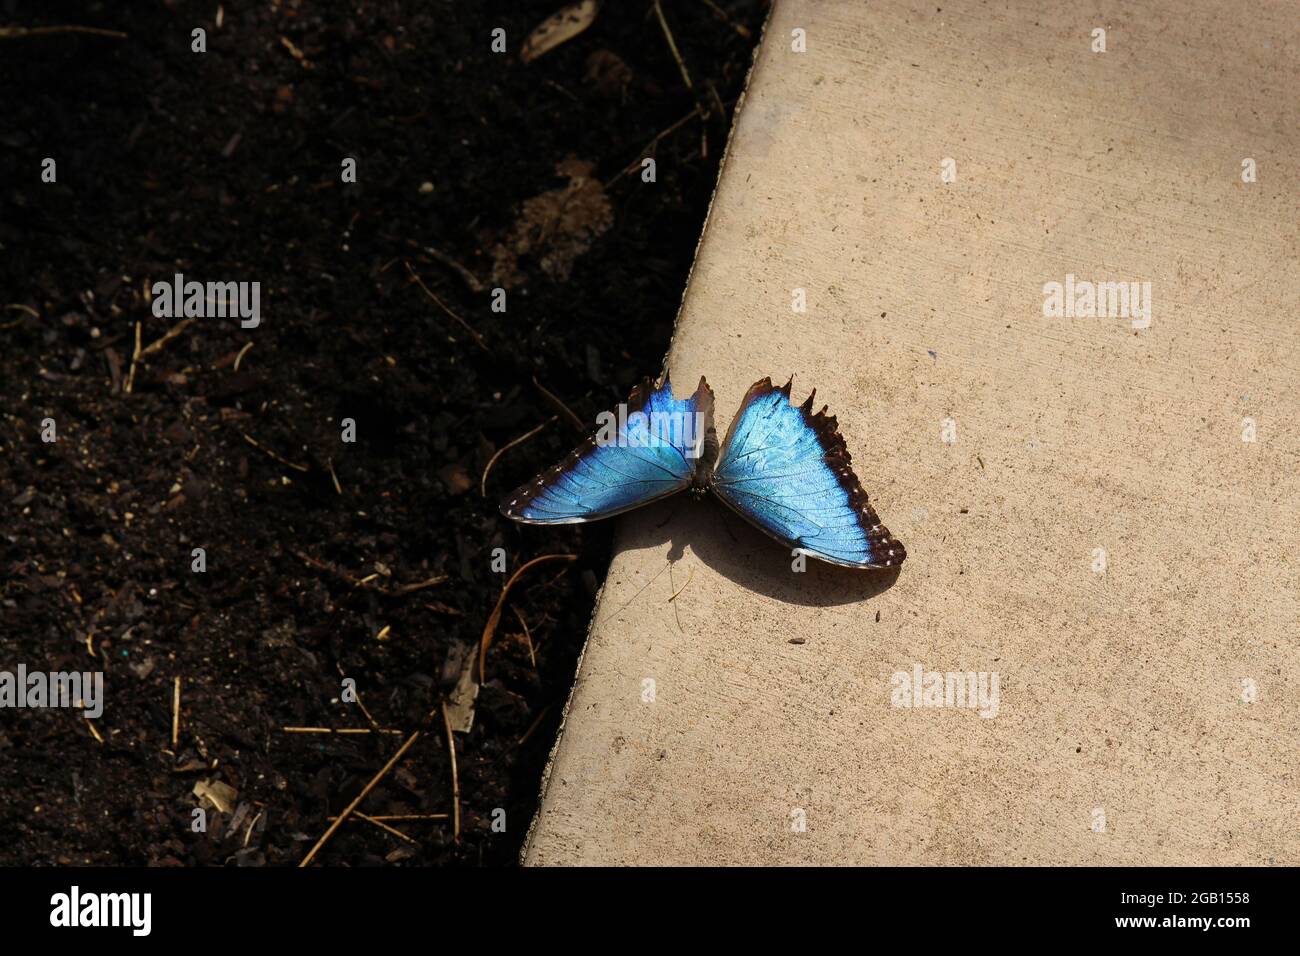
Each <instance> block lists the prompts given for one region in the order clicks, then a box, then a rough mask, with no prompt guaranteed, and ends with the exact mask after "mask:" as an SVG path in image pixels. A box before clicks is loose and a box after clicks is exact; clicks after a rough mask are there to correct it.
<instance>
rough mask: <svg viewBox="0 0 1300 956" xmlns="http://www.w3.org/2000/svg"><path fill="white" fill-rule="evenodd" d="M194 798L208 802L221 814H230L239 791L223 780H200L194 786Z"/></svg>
mask: <svg viewBox="0 0 1300 956" xmlns="http://www.w3.org/2000/svg"><path fill="white" fill-rule="evenodd" d="M194 796H196V797H198V798H199V800H200V801H207V803H208V805H209V806H211V807H212V808H213V809H215V810H216V811H217V812H219V813H229V812H230V808H231V807H233V806H234V805H235V799H236V798H237V797H238V796H239V791H238V790H236V789H235V788H234V787H232V786H231V785H230V784H228V783H225V782H223V781H221V780H200V781H199V782H198V783H196V784H195V785H194Z"/></svg>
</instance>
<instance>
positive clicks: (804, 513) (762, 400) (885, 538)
mask: <svg viewBox="0 0 1300 956" xmlns="http://www.w3.org/2000/svg"><path fill="white" fill-rule="evenodd" d="M791 384H793V380H792V381H791V382H787V383H786V385H785V386H784V387H783V388H774V387H773V385H772V380H771V379H763V380H762V381H759V382H755V383H754V385H753V386H751V387H750V389H749V392H748V393H747V394H746V395H745V400H744V402H743V403H742V404H741V407H740V411H738V412H737V413H736V417H735V418H734V419H733V420H732V422H731V427H730V428H729V429H728V431H727V438H726V440H725V441H724V442H723V445H722V451H721V455H720V457H719V459H718V464H717V467H716V468H715V469H714V472H713V478H712V482H711V487H712V488H713V490H714V492H715V493H716V494H717V495H718V497H719V498H721V499H722V501H723V502H725V503H726V504H727V505H728V506H730V507H731V508H732V509H734V510H735V511H736V512H738V513H739V514H740V515H741V516H742V517H744V518H745V519H746V520H748V521H750V522H751V523H753V524H754V525H756V526H758V527H759V528H760V529H762V530H763V531H765V532H767V533H768V534H769V535H771V536H772V537H774V538H776V539H777V540H779V541H783V542H785V543H786V544H788V545H789V546H790V547H792V548H799V549H801V550H803V551H806V552H807V553H808V554H810V555H812V556H813V557H816V558H820V559H821V560H823V561H829V562H831V563H832V564H842V565H846V566H848V567H855V568H887V567H896V566H897V565H899V564H901V563H902V562H903V560H904V559H905V558H906V557H907V552H906V551H905V550H904V548H903V545H902V544H901V543H900V542H899V541H896V540H895V539H894V537H893V535H891V534H890V533H889V529H888V528H886V527H885V526H884V525H882V524H881V523H880V519H879V517H877V515H876V510H875V509H874V508H873V507H872V506H871V504H870V503H869V502H868V500H867V493H866V492H865V491H863V490H862V485H861V484H860V483H859V481H858V478H857V476H856V475H855V474H854V473H853V469H852V467H851V466H850V463H851V458H850V456H849V451H848V447H847V446H846V445H845V443H844V437H843V436H842V435H841V434H840V433H839V428H838V422H837V421H836V420H835V418H834V417H833V416H829V415H827V414H826V412H827V409H826V407H824V406H823V408H822V410H821V411H819V412H817V413H816V414H813V410H812V403H813V395H815V394H816V391H815V390H814V392H813V393H812V394H811V395H809V396H808V399H807V401H805V402H804V403H803V404H802V405H798V406H796V405H794V404H793V403H791V401H790V386H791Z"/></svg>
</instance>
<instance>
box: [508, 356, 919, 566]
mask: <svg viewBox="0 0 1300 956" xmlns="http://www.w3.org/2000/svg"><path fill="white" fill-rule="evenodd" d="M793 382H794V379H793V378H792V379H791V380H790V381H789V382H787V383H786V384H785V386H784V387H782V388H775V387H773V385H772V380H771V379H770V378H765V379H763V380H762V381H759V382H755V383H754V384H753V385H752V386H750V389H749V392H748V393H746V395H745V400H744V401H743V402H742V403H741V406H740V411H739V412H738V413H737V414H736V417H735V419H734V420H733V421H732V423H731V428H730V429H728V431H727V437H726V440H725V441H723V443H722V447H721V449H719V447H718V436H717V432H716V431H715V430H714V427H713V390H712V389H710V388H709V385H708V383H707V382H706V381H705V380H704V379H703V378H701V379H700V384H699V387H698V388H696V389H695V394H694V395H692V396H691V397H690V398H688V399H684V400H682V399H675V398H673V390H672V385H671V384H670V382H669V381H668V376H667V375H666V374H665V376H664V380H663V384H661V385H659V386H658V387H655V385H654V384H653V383H652V382H651V381H650V380H649V379H645V380H644V381H643V382H642V383H641V384H640V385H638V386H637V387H636V388H635V389H633V391H632V394H631V396H630V397H629V398H628V401H627V405H626V406H624V408H623V409H620V412H619V414H618V415H617V416H616V415H615V413H612V412H610V413H606V414H605V415H604V416H602V419H603V423H602V425H601V430H600V431H598V432H597V433H596V434H595V435H593V436H592V437H591V438H588V439H587V440H586V441H585V442H583V443H582V444H581V445H579V446H578V447H577V448H575V449H574V450H573V451H572V452H571V453H570V454H569V456H568V457H567V458H565V459H564V460H563V461H562V462H560V463H559V464H558V465H556V466H555V467H553V468H551V469H550V470H549V471H546V472H543V473H542V474H541V475H539V476H538V477H537V478H536V479H534V480H533V481H531V482H529V483H528V484H526V485H523V486H522V487H520V488H519V489H517V490H516V491H515V492H514V493H513V494H511V495H510V496H509V497H507V498H506V499H505V501H503V502H502V504H501V512H502V513H503V514H504V515H506V517H508V518H513V519H514V520H515V521H521V522H523V523H525V524H576V523H578V522H584V521H595V520H597V519H600V518H608V517H610V516H611V515H616V514H621V513H622V512H624V511H630V510H632V509H633V508H639V507H641V506H642V505H644V504H648V503H649V502H651V501H657V500H659V499H660V498H665V497H667V496H668V495H671V494H675V493H676V492H678V491H681V490H683V489H685V488H690V489H691V490H692V491H695V492H698V493H701V494H702V493H703V492H704V490H705V489H712V490H713V493H714V494H716V495H717V496H718V497H719V498H720V499H722V502H723V503H724V504H726V505H727V506H728V507H730V508H731V509H732V510H733V511H735V512H736V513H737V514H739V515H740V516H741V517H742V518H744V519H745V520H747V521H749V522H750V523H752V524H754V525H756V526H757V527H758V528H759V529H760V530H762V531H764V532H766V533H767V534H769V535H771V536H772V537H773V538H775V539H776V540H778V541H781V542H783V543H785V544H786V545H788V546H790V547H792V548H798V549H800V550H801V551H803V552H805V553H807V554H810V555H812V556H813V557H815V558H820V559H821V560H823V561H829V562H830V563H831V564H840V565H844V566H846V567H850V568H889V567H897V566H898V565H900V564H902V563H903V559H904V558H906V557H907V552H906V551H905V550H904V549H903V545H902V544H901V543H900V542H898V541H896V540H894V537H893V536H892V535H891V534H890V533H889V530H888V529H887V528H886V527H885V526H884V525H882V524H881V523H880V519H879V518H878V517H877V516H876V511H875V509H874V508H872V507H871V505H870V504H869V503H868V502H867V494H866V492H864V491H863V490H862V486H861V485H860V484H859V483H858V479H857V476H856V475H854V474H853V470H852V469H851V468H850V467H849V463H850V458H849V451H848V448H847V447H845V444H844V438H843V436H841V435H840V433H839V430H838V427H837V426H838V423H837V422H836V420H835V418H834V417H832V416H828V415H827V414H826V411H827V409H826V407H825V406H823V407H822V410H821V411H819V412H817V413H816V414H813V410H812V407H813V405H812V403H813V395H815V394H816V391H815V390H814V391H813V394H812V395H809V396H808V400H807V401H805V402H804V403H803V404H802V405H795V404H794V403H792V402H791V401H790V386H791V385H792V384H793Z"/></svg>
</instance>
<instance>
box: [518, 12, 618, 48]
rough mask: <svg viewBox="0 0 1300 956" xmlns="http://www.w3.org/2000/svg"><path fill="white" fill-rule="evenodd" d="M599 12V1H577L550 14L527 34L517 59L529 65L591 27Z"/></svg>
mask: <svg viewBox="0 0 1300 956" xmlns="http://www.w3.org/2000/svg"><path fill="white" fill-rule="evenodd" d="M599 12H600V0H578V2H577V3H571V4H569V5H568V6H567V7H565V8H564V9H562V10H560V11H559V12H558V13H553V14H551V15H550V16H549V17H547V18H546V19H545V20H543V21H542V22H541V23H539V24H538V25H537V27H536V28H535V29H534V30H533V32H532V33H530V34H528V39H527V40H525V41H524V45H523V47H522V48H521V49H520V51H519V59H520V60H522V61H523V62H524V63H531V62H532V61H533V60H535V59H537V58H538V57H539V56H541V55H542V54H543V53H547V52H549V51H551V50H554V49H555V48H556V47H557V46H559V45H560V44H561V43H565V42H567V41H569V40H572V39H573V38H574V37H576V36H577V35H578V34H579V33H581V32H582V31H583V30H585V29H587V27H589V26H591V24H592V22H593V21H594V20H595V19H596V14H597V13H599Z"/></svg>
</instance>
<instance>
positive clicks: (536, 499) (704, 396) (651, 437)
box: [501, 375, 713, 524]
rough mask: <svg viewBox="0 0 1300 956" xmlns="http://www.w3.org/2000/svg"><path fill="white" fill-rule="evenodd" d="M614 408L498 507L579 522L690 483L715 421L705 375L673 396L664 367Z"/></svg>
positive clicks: (551, 520) (525, 516) (520, 516)
mask: <svg viewBox="0 0 1300 956" xmlns="http://www.w3.org/2000/svg"><path fill="white" fill-rule="evenodd" d="M620 411H622V412H623V413H622V414H620ZM611 415H612V416H613V419H612V420H610V419H608V418H607V419H606V421H605V422H604V423H603V426H602V428H601V430H600V431H598V432H597V433H596V434H595V435H593V436H592V437H591V438H588V439H587V440H586V441H585V442H583V443H582V444H581V445H579V446H578V447H577V448H575V449H574V450H573V451H572V452H571V453H570V454H569V456H568V457H567V458H565V459H564V460H563V461H561V462H560V463H559V464H558V465H556V466H554V467H553V468H550V469H549V470H547V471H544V472H542V474H540V475H538V476H537V477H536V478H535V479H534V480H533V481H530V482H529V483H528V484H526V485H522V486H521V487H519V488H518V489H516V490H515V492H514V493H513V494H511V495H509V496H508V497H507V498H506V499H505V500H504V501H503V502H502V503H501V513H502V514H504V515H505V516H506V517H508V518H513V519H514V520H516V521H522V522H524V523H525V524H576V523H579V522H583V521H595V520H597V519H598V518H608V517H610V516H611V515H616V514H620V513H622V512H624V511H630V510H632V509H633V508H639V507H640V506H641V505H644V504H647V503H648V502H651V501H654V500H656V499H658V498H663V497H665V496H667V495H671V494H673V493H674V492H678V491H681V490H682V489H683V488H687V487H689V486H690V485H691V483H692V481H694V480H695V475H696V465H697V462H698V461H699V457H700V454H701V450H702V449H703V447H704V440H705V437H706V434H708V433H710V432H711V431H712V429H713V392H712V391H711V390H710V389H709V385H708V383H707V382H705V381H704V379H703V378H701V379H700V384H699V387H698V388H697V389H696V390H695V394H694V395H692V396H691V397H690V398H686V399H675V398H673V389H672V384H671V383H670V382H669V381H668V376H667V375H665V376H664V381H663V384H662V385H660V386H659V387H658V388H656V387H655V386H654V384H653V383H652V382H651V381H650V380H649V379H646V380H645V381H644V382H642V383H641V384H640V385H638V386H637V387H636V388H635V389H633V391H632V394H631V396H630V397H629V398H628V400H627V405H626V406H625V409H624V410H615V411H614V412H613V413H611Z"/></svg>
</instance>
